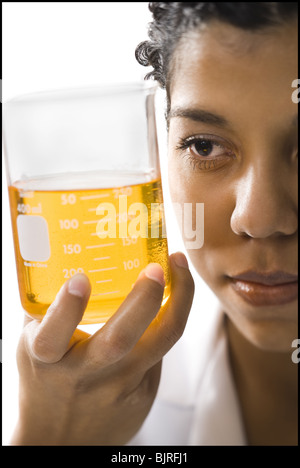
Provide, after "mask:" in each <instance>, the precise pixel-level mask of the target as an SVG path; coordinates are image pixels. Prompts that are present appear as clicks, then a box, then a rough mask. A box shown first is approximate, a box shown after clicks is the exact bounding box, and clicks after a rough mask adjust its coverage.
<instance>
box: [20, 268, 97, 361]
mask: <svg viewBox="0 0 300 468" xmlns="http://www.w3.org/2000/svg"><path fill="white" fill-rule="evenodd" d="M90 293H91V285H90V282H89V279H88V277H87V276H86V275H84V274H82V273H78V274H77V275H75V276H73V277H72V278H70V279H69V280H68V281H67V282H66V283H65V284H64V285H63V286H62V288H61V289H60V291H59V292H58V294H57V296H56V298H55V300H54V302H53V303H52V304H51V305H50V307H49V308H48V310H47V313H46V315H45V317H44V318H43V320H42V322H41V323H39V324H36V326H34V332H33V333H32V336H31V339H30V340H29V342H30V348H31V352H32V354H33V356H34V357H35V358H37V359H38V360H40V361H43V362H46V363H54V362H57V361H59V360H60V359H61V358H62V357H63V356H64V354H65V353H66V352H67V351H68V349H69V348H70V341H71V338H72V335H73V333H74V331H75V330H76V327H77V325H78V323H79V322H80V321H81V319H82V316H83V313H84V311H85V308H86V306H87V303H88V300H89V296H90Z"/></svg>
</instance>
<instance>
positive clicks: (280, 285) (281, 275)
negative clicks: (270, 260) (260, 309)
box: [229, 271, 298, 306]
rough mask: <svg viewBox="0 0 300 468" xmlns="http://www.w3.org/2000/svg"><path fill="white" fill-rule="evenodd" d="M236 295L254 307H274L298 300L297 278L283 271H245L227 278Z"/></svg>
mask: <svg viewBox="0 0 300 468" xmlns="http://www.w3.org/2000/svg"><path fill="white" fill-rule="evenodd" d="M229 279H230V281H231V285H232V287H233V289H234V290H235V291H236V293H237V294H238V295H239V296H241V297H242V298H243V299H245V300H246V301H247V302H248V303H250V304H252V305H254V306H272V305H273V306H275V305H283V304H287V303H289V302H292V301H295V300H296V299H297V298H298V276H297V275H293V274H290V273H286V272H284V271H273V272H270V273H260V272H256V271H246V272H243V273H240V274H238V275H235V276H230V277H229Z"/></svg>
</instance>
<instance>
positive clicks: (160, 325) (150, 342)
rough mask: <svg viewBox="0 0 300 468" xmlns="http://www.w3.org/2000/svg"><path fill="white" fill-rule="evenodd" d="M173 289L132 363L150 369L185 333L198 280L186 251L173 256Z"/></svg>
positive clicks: (137, 347)
mask: <svg viewBox="0 0 300 468" xmlns="http://www.w3.org/2000/svg"><path fill="white" fill-rule="evenodd" d="M169 263H170V269H171V293H170V298H169V300H168V301H167V303H166V304H165V305H164V306H163V307H162V308H161V309H160V312H159V313H158V314H157V316H156V317H155V319H154V320H153V322H152V323H151V325H150V326H149V327H148V329H147V330H146V332H145V333H144V335H143V337H142V338H141V340H140V341H139V342H138V343H137V345H136V347H135V348H134V349H133V351H132V353H131V355H130V357H129V360H130V361H131V366H133V367H134V368H135V369H136V370H138V368H140V369H142V370H145V369H149V368H150V367H152V366H153V365H155V364H156V363H157V362H159V361H160V360H161V359H162V358H163V356H164V355H165V354H166V353H167V352H168V351H169V350H170V349H171V348H172V347H173V346H174V344H175V343H176V342H177V341H178V340H179V338H180V337H181V336H182V334H183V332H184V329H185V325H186V322H187V319H188V316H189V312H190V309H191V306H192V302H193V297H194V288H195V286H194V280H193V277H192V275H191V273H190V271H189V268H188V262H187V260H186V258H185V256H184V254H183V253H181V252H177V253H176V254H173V255H171V256H170V262H169Z"/></svg>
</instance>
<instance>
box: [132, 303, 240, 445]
mask: <svg viewBox="0 0 300 468" xmlns="http://www.w3.org/2000/svg"><path fill="white" fill-rule="evenodd" d="M195 312H197V311H194V318H195ZM196 324H197V321H195V320H194V319H193V318H191V320H190V321H189V323H188V326H187V329H186V331H185V333H184V335H183V337H182V338H181V340H180V341H179V342H178V343H177V344H176V345H175V346H174V347H173V349H172V350H171V351H170V352H169V353H168V354H167V355H166V356H165V358H164V361H163V368H162V376H161V382H160V386H159V389H158V393H157V397H156V400H155V402H154V404H153V406H152V409H151V411H150V413H149V415H148V417H147V419H146V420H145V422H144V424H143V426H142V428H141V429H140V430H139V432H138V433H137V434H136V436H135V437H134V438H133V439H132V440H131V441H130V443H129V444H128V445H247V442H246V438H245V433H244V427H243V423H242V418H241V413H240V408H239V403H238V399H237V395H236V390H235V386H234V383H233V379H232V375H231V370H230V365H229V359H228V350H227V341H226V335H225V332H224V316H223V314H222V313H221V312H220V311H213V312H212V313H211V320H210V321H209V326H207V327H206V328H204V330H199V327H198V330H197V325H196Z"/></svg>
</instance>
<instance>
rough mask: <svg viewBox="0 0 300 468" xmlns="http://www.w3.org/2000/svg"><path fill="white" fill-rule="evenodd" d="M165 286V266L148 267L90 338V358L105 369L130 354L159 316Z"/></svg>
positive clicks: (150, 265) (151, 264) (152, 264)
mask: <svg viewBox="0 0 300 468" xmlns="http://www.w3.org/2000/svg"><path fill="white" fill-rule="evenodd" d="M164 286H165V281H164V272H163V269H162V267H161V266H160V265H159V264H158V263H150V264H149V265H147V267H146V268H145V269H144V270H143V272H142V273H141V274H140V275H139V277H138V279H137V281H136V283H135V285H134V287H133V289H132V290H131V292H130V293H129V294H128V296H127V297H126V299H125V300H124V301H123V303H122V304H121V306H120V307H119V309H118V310H117V312H116V313H115V314H114V315H113V316H112V317H111V318H110V319H109V320H108V322H107V323H106V324H105V325H104V327H102V328H101V329H100V330H98V331H97V332H96V333H95V334H94V335H93V336H92V337H91V338H90V339H89V342H88V357H87V355H86V358H88V359H89V361H90V362H92V363H93V364H95V365H97V366H103V365H109V364H112V363H114V362H117V361H119V360H120V359H121V358H122V357H123V356H124V355H125V354H127V353H128V352H129V351H130V350H131V349H132V348H133V347H134V346H135V344H136V342H137V341H138V340H139V338H140V337H141V336H142V334H143V333H144V332H145V330H146V328H147V327H148V326H149V324H150V323H151V322H152V320H153V319H154V317H155V316H156V314H157V313H158V311H159V309H160V307H161V302H162V298H163V293H164Z"/></svg>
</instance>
